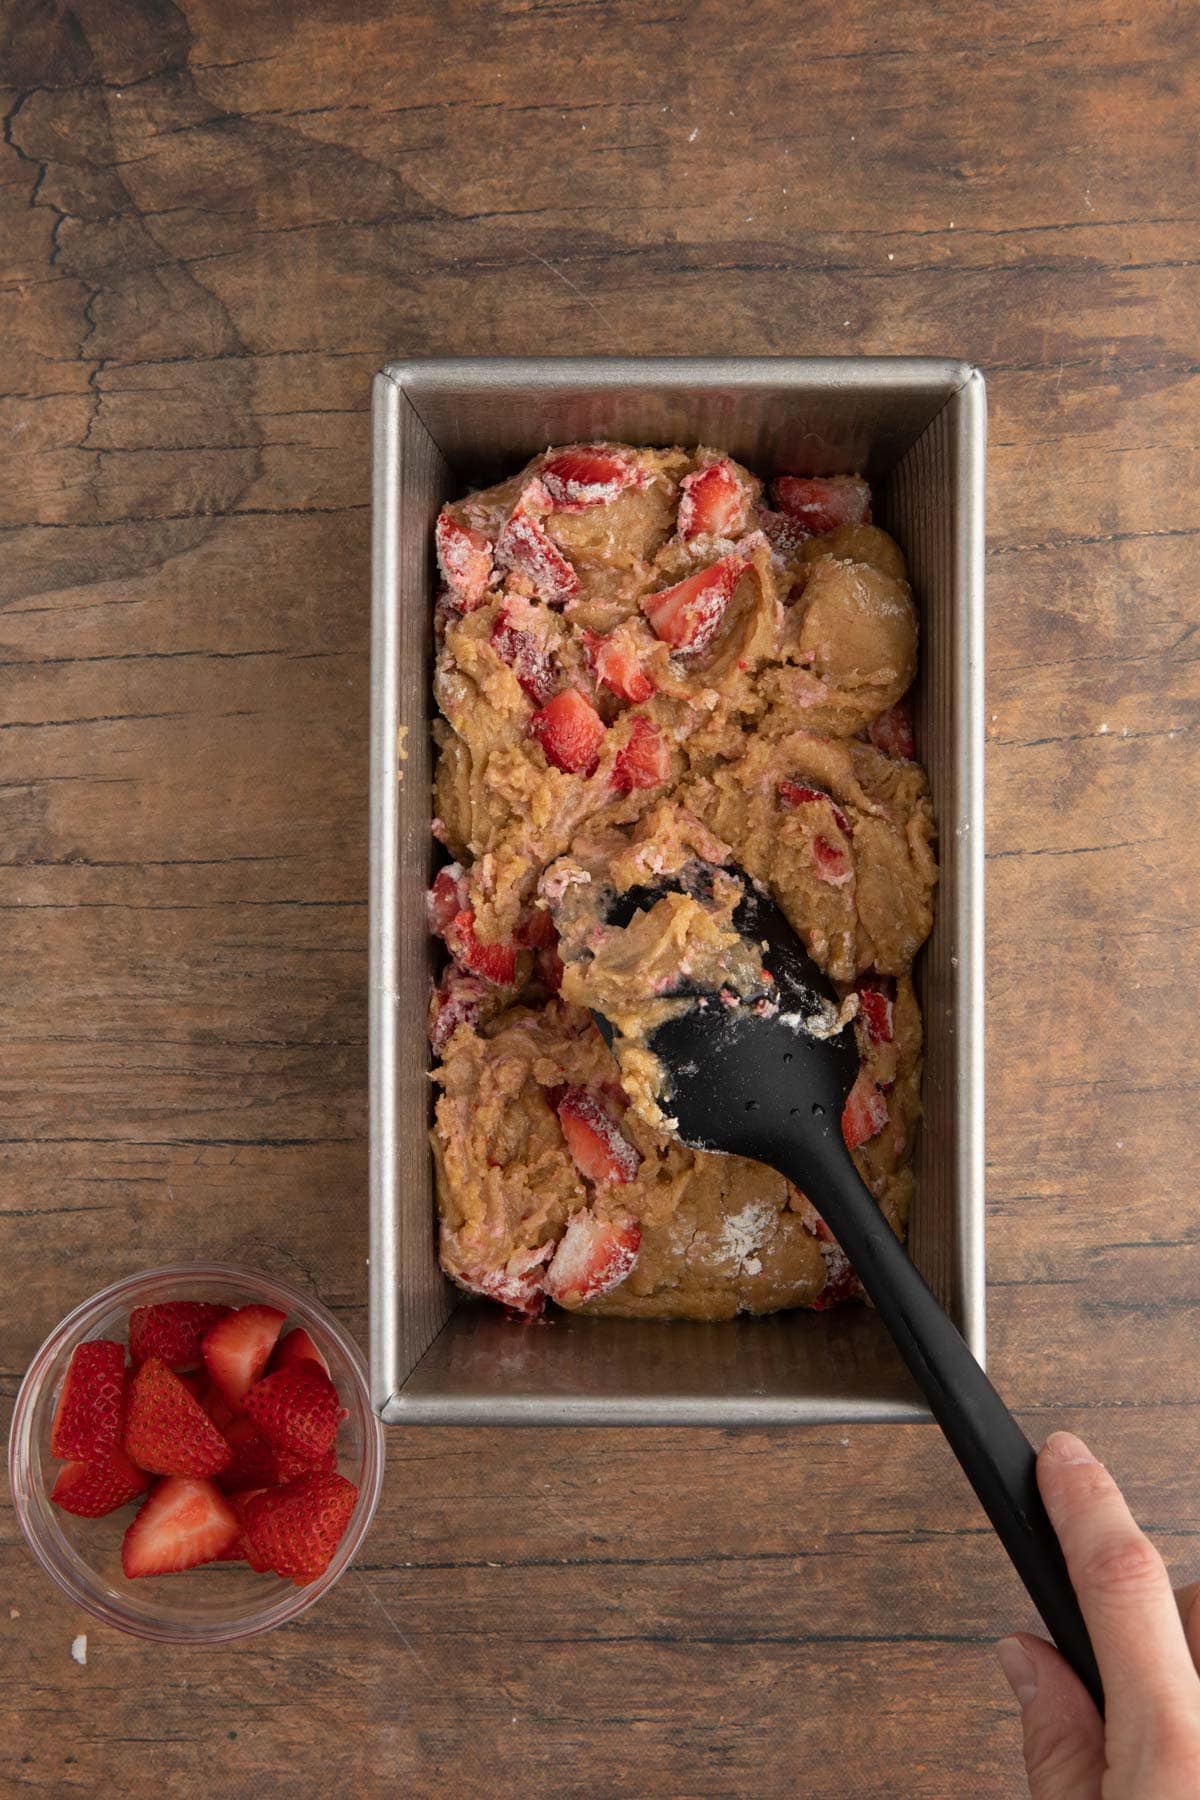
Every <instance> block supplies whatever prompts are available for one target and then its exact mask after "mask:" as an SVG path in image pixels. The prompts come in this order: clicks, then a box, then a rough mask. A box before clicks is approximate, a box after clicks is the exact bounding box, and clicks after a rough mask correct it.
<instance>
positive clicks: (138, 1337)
mask: <svg viewBox="0 0 1200 1800" xmlns="http://www.w3.org/2000/svg"><path fill="white" fill-rule="evenodd" d="M230 1310H231V1309H230V1308H229V1307H228V1306H218V1305H217V1304H216V1303H215V1302H214V1301H211V1300H164V1301H162V1302H161V1303H160V1304H159V1305H158V1306H135V1307H134V1309H133V1311H132V1312H131V1313H130V1315H129V1354H130V1356H131V1358H132V1359H133V1361H134V1362H135V1363H140V1362H145V1360H146V1358H147V1357H148V1356H157V1358H158V1360H159V1362H165V1363H166V1365H167V1367H168V1369H174V1370H175V1371H176V1373H178V1372H179V1371H180V1370H181V1369H194V1368H196V1367H198V1366H199V1364H200V1362H201V1360H202V1359H201V1355H200V1342H201V1339H202V1338H203V1337H204V1334H205V1332H207V1331H209V1330H211V1328H212V1327H213V1326H214V1325H215V1324H216V1322H217V1320H218V1319H223V1318H224V1317H225V1314H226V1313H227V1312H229V1311H230Z"/></svg>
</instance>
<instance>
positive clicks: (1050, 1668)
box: [998, 1431, 1200, 1800]
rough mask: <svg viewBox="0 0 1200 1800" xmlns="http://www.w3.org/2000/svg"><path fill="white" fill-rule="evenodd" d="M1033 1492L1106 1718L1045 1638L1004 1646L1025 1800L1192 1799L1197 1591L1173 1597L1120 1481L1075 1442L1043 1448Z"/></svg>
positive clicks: (1199, 1647) (1064, 1436) (1062, 1440)
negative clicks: (1075, 1606) (1016, 1710)
mask: <svg viewBox="0 0 1200 1800" xmlns="http://www.w3.org/2000/svg"><path fill="white" fill-rule="evenodd" d="M1038 1486H1039V1488H1040V1489H1041V1493H1042V1499H1043V1500H1044V1501H1045V1503H1046V1511H1047V1512H1048V1513H1049V1515H1050V1521H1051V1524H1052V1525H1053V1526H1054V1529H1055V1531H1056V1532H1057V1533H1058V1539H1059V1542H1060V1543H1061V1545H1062V1548H1063V1555H1064V1556H1065V1557H1066V1559H1067V1567H1068V1569H1069V1570H1070V1572H1071V1580H1072V1581H1073V1582H1074V1584H1075V1592H1076V1593H1077V1594H1078V1596H1079V1604H1080V1606H1081V1608H1082V1609H1083V1616H1084V1619H1085V1620H1086V1621H1087V1627H1088V1631H1089V1632H1090V1634H1091V1639H1092V1647H1093V1649H1094V1650H1095V1652H1096V1661H1097V1663H1098V1664H1099V1666H1100V1676H1101V1679H1102V1681H1103V1683H1104V1701H1105V1715H1106V1716H1105V1718H1104V1719H1103V1720H1102V1719H1101V1718H1100V1715H1099V1713H1098V1712H1097V1711H1096V1708H1095V1706H1094V1705H1093V1704H1092V1701H1091V1699H1090V1698H1089V1696H1088V1694H1087V1692H1086V1690H1085V1689H1084V1687H1083V1685H1082V1683H1081V1682H1080V1681H1079V1679H1078V1677H1077V1676H1076V1675H1075V1674H1074V1673H1073V1671H1072V1670H1071V1669H1070V1668H1068V1666H1067V1664H1066V1662H1065V1661H1064V1660H1063V1658H1062V1657H1061V1656H1060V1655H1059V1653H1058V1651H1057V1650H1055V1649H1054V1648H1053V1647H1052V1646H1051V1645H1050V1644H1047V1643H1046V1642H1044V1640H1043V1639H1042V1638H1037V1637H1031V1636H1030V1635H1029V1634H1028V1633H1027V1632H1021V1633H1019V1634H1018V1635H1017V1636H1016V1637H1010V1638H1005V1639H1004V1640H1003V1641H1002V1642H1001V1643H1000V1645H999V1646H998V1654H999V1657H1000V1665H1001V1667H1002V1668H1003V1670H1004V1673H1005V1675H1006V1676H1007V1678H1008V1682H1009V1685H1010V1686H1011V1688H1012V1689H1013V1692H1014V1693H1015V1694H1016V1696H1017V1699H1018V1701H1019V1702H1020V1706H1021V1723H1022V1726H1023V1729H1024V1733H1025V1767H1026V1769H1027V1771H1028V1774H1029V1791H1030V1794H1031V1796H1032V1800H1197V1797H1200V1675H1198V1674H1197V1670H1198V1669H1200V1582H1198V1583H1196V1584H1195V1585H1194V1586H1193V1587H1190V1588H1183V1589H1181V1591H1180V1592H1179V1593H1178V1594H1177V1595H1176V1594H1172V1592H1171V1583H1170V1581H1169V1580H1168V1577H1167V1571H1166V1566H1165V1564H1164V1563H1163V1560H1162V1557H1161V1556H1160V1555H1159V1554H1158V1551H1157V1550H1156V1549H1155V1548H1154V1546H1153V1544H1151V1542H1150V1540H1149V1538H1147V1537H1145V1536H1144V1535H1143V1533H1142V1532H1141V1531H1140V1530H1139V1529H1138V1527H1137V1525H1136V1523H1135V1522H1134V1519H1133V1516H1132V1515H1131V1513H1130V1511H1129V1508H1128V1507H1127V1506H1126V1504H1125V1501H1124V1499H1123V1498H1122V1496H1121V1492H1120V1489H1119V1488H1118V1487H1117V1484H1116V1482H1115V1481H1114V1480H1113V1478H1112V1476H1111V1475H1110V1474H1109V1473H1108V1470H1107V1469H1105V1468H1104V1467H1103V1465H1102V1464H1100V1463H1098V1462H1097V1461H1096V1459H1095V1457H1094V1456H1093V1455H1092V1453H1091V1451H1090V1450H1089V1449H1088V1447H1087V1445H1086V1444H1084V1443H1082V1442H1081V1440H1080V1439H1079V1438H1077V1437H1073V1436H1072V1434H1071V1433H1070V1432H1068V1431H1056V1432H1055V1433H1054V1435H1053V1436H1052V1437H1051V1438H1049V1439H1048V1440H1047V1442H1046V1444H1045V1446H1044V1447H1043V1449H1042V1451H1041V1454H1040V1455H1039V1457H1038Z"/></svg>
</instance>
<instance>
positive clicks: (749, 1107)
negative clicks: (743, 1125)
mask: <svg viewBox="0 0 1200 1800" xmlns="http://www.w3.org/2000/svg"><path fill="white" fill-rule="evenodd" d="M746 1111H747V1112H757V1111H758V1101H757V1100H747V1102H746Z"/></svg>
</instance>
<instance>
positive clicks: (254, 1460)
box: [216, 1418, 278, 1494]
mask: <svg viewBox="0 0 1200 1800" xmlns="http://www.w3.org/2000/svg"><path fill="white" fill-rule="evenodd" d="M225 1441H226V1443H227V1444H228V1445H229V1448H230V1451H231V1453H232V1454H231V1457H230V1460H229V1462H228V1464H227V1465H226V1467H225V1468H223V1469H222V1470H221V1471H220V1472H219V1474H218V1475H217V1477H216V1481H217V1486H218V1487H219V1488H220V1489H221V1490H222V1492H223V1493H226V1494H235V1493H237V1492H238V1491H239V1490H244V1489H246V1488H261V1487H270V1486H272V1485H273V1483H274V1482H275V1481H276V1480H277V1478H278V1470H277V1468H276V1463H275V1452H274V1451H273V1450H272V1448H271V1446H270V1444H268V1442H267V1440H266V1438H265V1437H264V1436H263V1435H262V1432H261V1431H260V1430H259V1429H258V1426H257V1425H256V1424H255V1423H254V1421H253V1420H252V1419H246V1418H240V1419H232V1420H231V1421H230V1423H229V1424H228V1425H227V1426H226V1427H225Z"/></svg>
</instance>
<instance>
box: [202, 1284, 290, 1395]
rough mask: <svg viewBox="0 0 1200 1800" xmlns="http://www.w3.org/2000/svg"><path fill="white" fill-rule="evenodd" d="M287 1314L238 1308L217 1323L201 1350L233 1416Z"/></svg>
mask: <svg viewBox="0 0 1200 1800" xmlns="http://www.w3.org/2000/svg"><path fill="white" fill-rule="evenodd" d="M286 1317H287V1314H286V1313H282V1312H280V1311H279V1308H278V1307H277V1306H258V1305H254V1306H240V1307H239V1308H238V1310H237V1311H236V1312H231V1313H229V1314H228V1315H227V1316H226V1317H225V1318H224V1319H218V1320H217V1323H216V1324H215V1325H214V1326H213V1328H212V1330H211V1331H210V1332H209V1333H208V1335H207V1336H206V1337H205V1339H204V1343H203V1344H202V1345H201V1349H202V1350H203V1352H204V1362H205V1366H206V1367H207V1369H208V1372H209V1374H210V1375H211V1376H212V1378H213V1380H214V1381H215V1383H216V1384H217V1387H218V1388H219V1389H220V1391H221V1394H222V1397H223V1398H224V1399H225V1400H226V1401H228V1403H229V1405H230V1406H232V1408H233V1410H234V1411H235V1412H242V1411H244V1408H243V1406H242V1402H243V1400H244V1399H245V1397H246V1393H247V1391H248V1389H249V1388H250V1386H251V1385H252V1383H254V1382H256V1381H257V1380H258V1378H259V1376H260V1375H261V1374H262V1372H263V1370H264V1369H265V1368H266V1366H267V1361H268V1359H269V1357H270V1355H271V1352H272V1350H273V1349H274V1348H275V1343H276V1340H277V1338H278V1337H279V1333H280V1331H281V1330H282V1329H283V1321H284V1320H285V1319H286Z"/></svg>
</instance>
